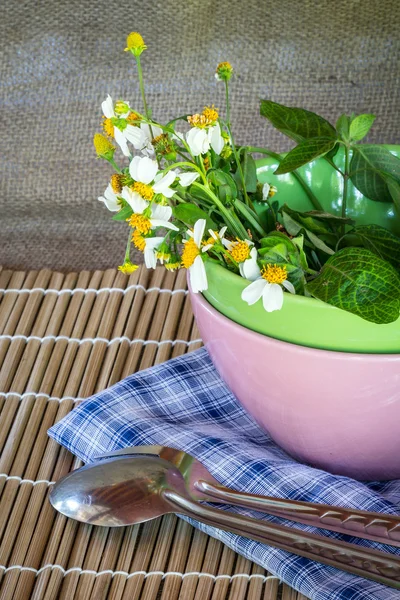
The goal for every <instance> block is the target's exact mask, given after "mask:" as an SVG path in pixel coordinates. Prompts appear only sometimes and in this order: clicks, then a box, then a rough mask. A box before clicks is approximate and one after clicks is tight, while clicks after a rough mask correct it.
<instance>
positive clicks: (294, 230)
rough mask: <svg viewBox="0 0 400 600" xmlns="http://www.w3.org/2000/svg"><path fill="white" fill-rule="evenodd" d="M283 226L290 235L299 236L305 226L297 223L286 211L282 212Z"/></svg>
mask: <svg viewBox="0 0 400 600" xmlns="http://www.w3.org/2000/svg"><path fill="white" fill-rule="evenodd" d="M282 220H283V225H284V227H285V229H286V231H287V232H288V234H289V235H297V234H298V233H300V231H301V230H302V229H303V226H302V225H300V224H299V223H297V221H295V220H294V219H292V217H291V216H290V215H289V214H288V213H287V212H285V211H283V212H282Z"/></svg>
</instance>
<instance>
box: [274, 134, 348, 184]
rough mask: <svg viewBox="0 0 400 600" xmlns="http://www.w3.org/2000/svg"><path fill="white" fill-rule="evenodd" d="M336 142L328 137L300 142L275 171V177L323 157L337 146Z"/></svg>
mask: <svg viewBox="0 0 400 600" xmlns="http://www.w3.org/2000/svg"><path fill="white" fill-rule="evenodd" d="M335 144H336V140H333V139H332V138H327V137H319V138H313V139H310V140H304V141H303V142H300V144H299V145H298V146H296V147H295V148H293V150H291V151H290V152H288V154H286V156H285V157H284V158H283V159H282V161H281V163H280V165H279V167H278V168H277V169H276V171H274V175H282V174H283V173H290V172H291V171H295V170H296V169H298V168H299V167H301V166H302V165H306V164H307V163H309V162H310V161H312V160H314V159H315V158H318V157H320V156H323V155H324V154H326V153H327V152H329V151H330V150H332V148H333V147H334V146H335Z"/></svg>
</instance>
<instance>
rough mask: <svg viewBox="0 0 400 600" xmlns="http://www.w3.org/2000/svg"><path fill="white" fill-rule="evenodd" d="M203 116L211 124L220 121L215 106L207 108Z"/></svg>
mask: <svg viewBox="0 0 400 600" xmlns="http://www.w3.org/2000/svg"><path fill="white" fill-rule="evenodd" d="M203 115H204V116H205V118H206V119H207V121H208V122H209V123H215V121H218V111H217V109H216V108H215V107H214V104H213V105H212V106H205V107H204V109H203Z"/></svg>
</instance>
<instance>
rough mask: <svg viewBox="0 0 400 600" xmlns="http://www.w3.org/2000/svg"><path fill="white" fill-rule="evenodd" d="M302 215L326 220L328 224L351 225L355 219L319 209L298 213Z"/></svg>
mask: <svg viewBox="0 0 400 600" xmlns="http://www.w3.org/2000/svg"><path fill="white" fill-rule="evenodd" d="M300 214H301V215H302V216H303V217H313V218H314V219H319V220H321V221H327V222H328V223H329V224H330V225H333V226H336V225H338V226H340V225H352V224H353V223H354V222H355V221H354V220H353V219H350V217H339V216H338V215H332V214H331V213H328V212H325V211H321V210H309V211H307V212H303V213H300Z"/></svg>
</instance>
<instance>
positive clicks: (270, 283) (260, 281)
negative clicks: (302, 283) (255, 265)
mask: <svg viewBox="0 0 400 600" xmlns="http://www.w3.org/2000/svg"><path fill="white" fill-rule="evenodd" d="M282 286H283V287H284V288H285V289H287V290H288V291H289V292H290V293H291V294H295V293H296V290H295V288H294V285H293V284H292V283H291V282H290V281H288V279H287V272H286V268H285V267H280V266H278V265H267V266H265V267H263V269H262V271H260V272H259V277H258V278H257V279H256V280H255V281H253V282H252V283H251V284H250V285H248V286H247V287H246V288H245V289H244V290H243V292H242V300H244V301H245V302H247V304H249V305H250V306H251V305H252V304H255V303H256V302H257V301H258V300H259V299H260V298H262V302H263V306H264V309H265V310H266V311H267V312H273V311H274V310H280V309H281V308H282V306H283V289H282Z"/></svg>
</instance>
